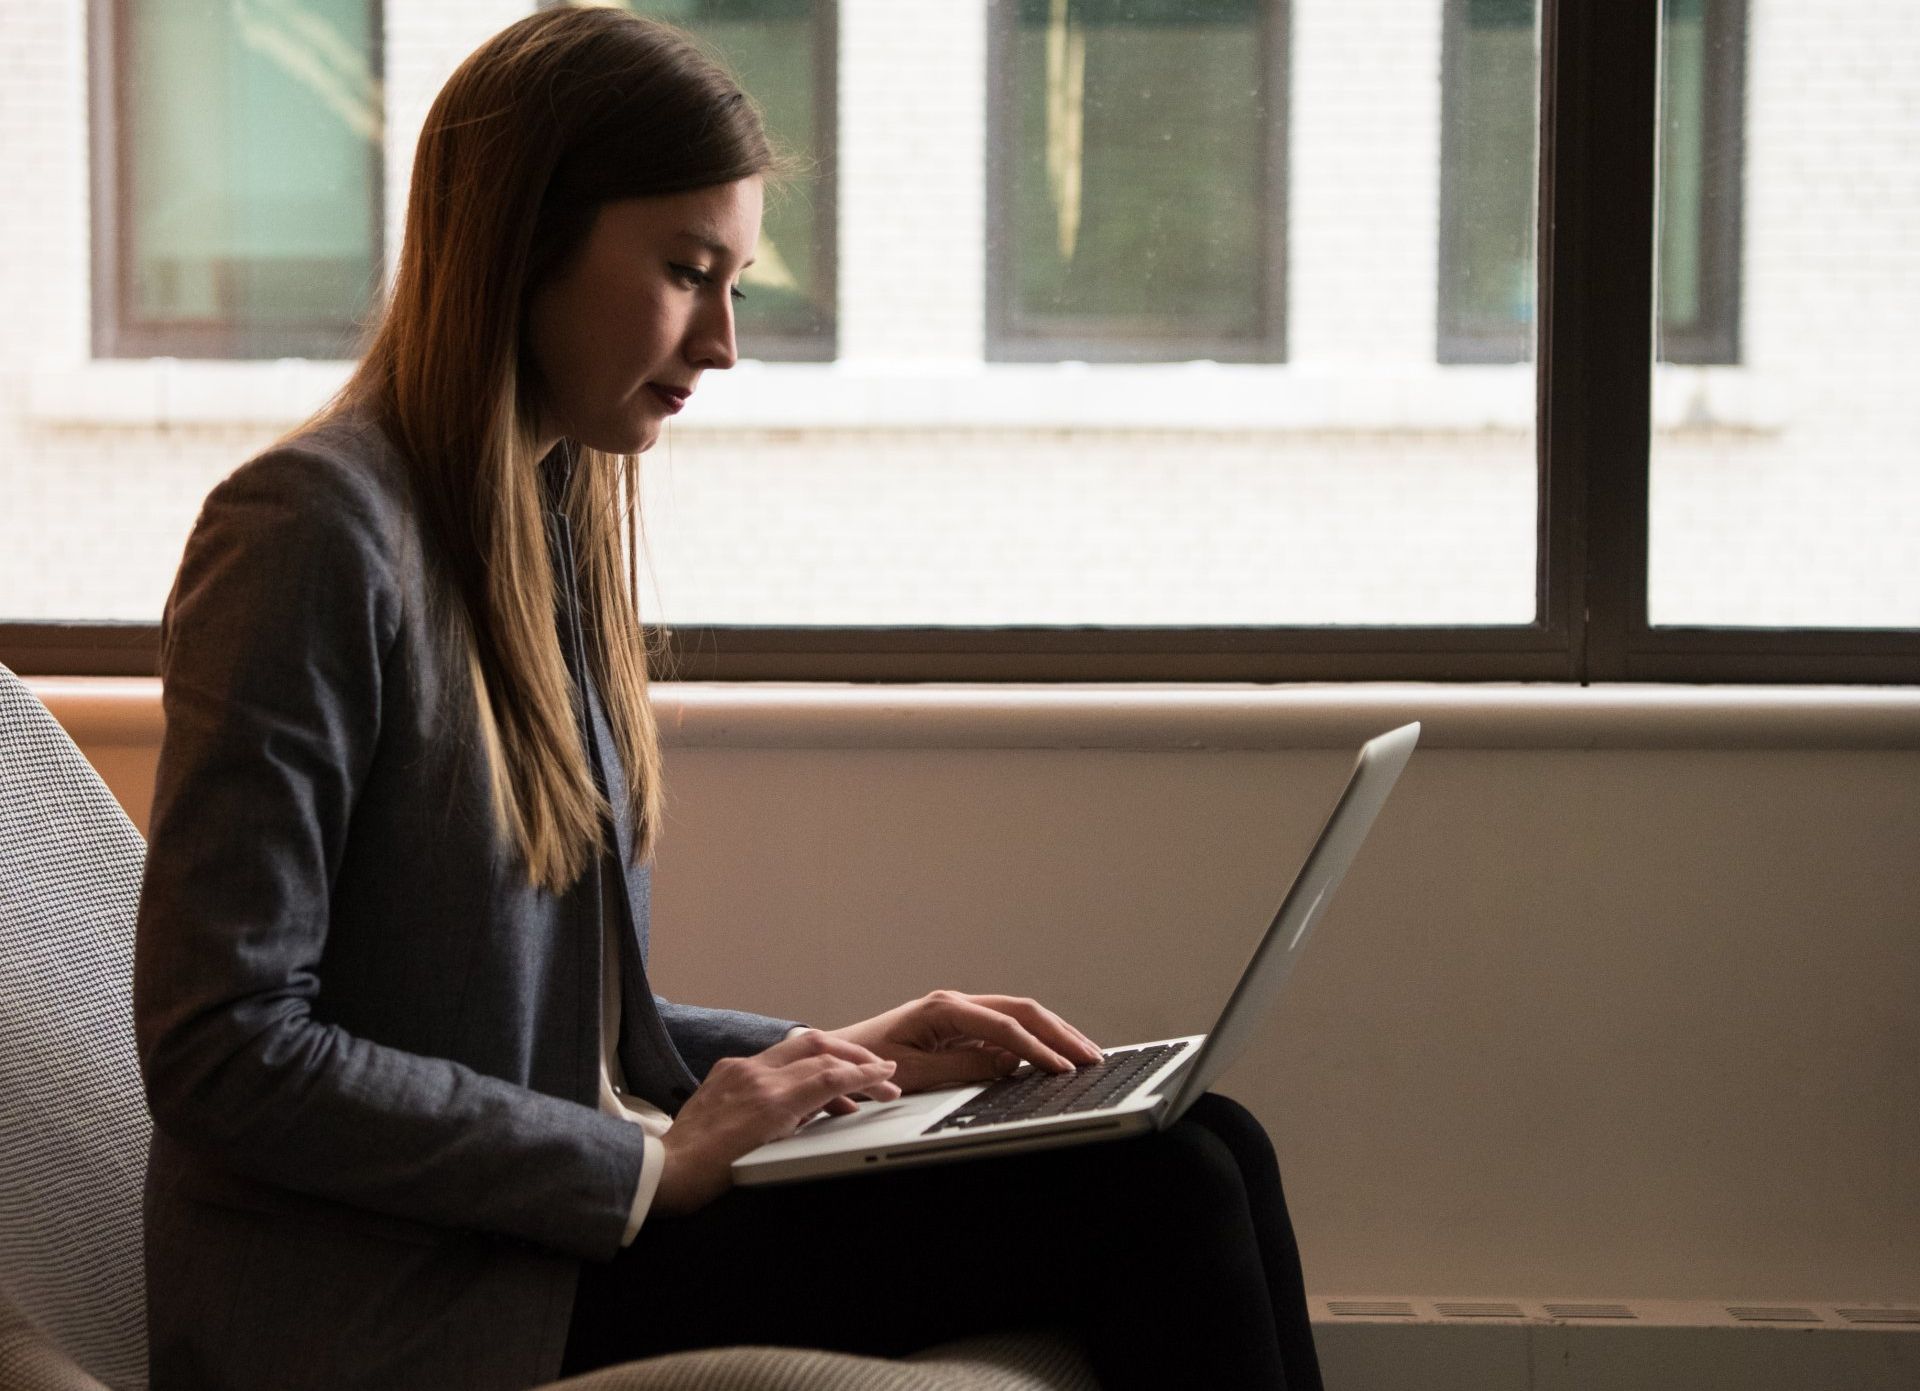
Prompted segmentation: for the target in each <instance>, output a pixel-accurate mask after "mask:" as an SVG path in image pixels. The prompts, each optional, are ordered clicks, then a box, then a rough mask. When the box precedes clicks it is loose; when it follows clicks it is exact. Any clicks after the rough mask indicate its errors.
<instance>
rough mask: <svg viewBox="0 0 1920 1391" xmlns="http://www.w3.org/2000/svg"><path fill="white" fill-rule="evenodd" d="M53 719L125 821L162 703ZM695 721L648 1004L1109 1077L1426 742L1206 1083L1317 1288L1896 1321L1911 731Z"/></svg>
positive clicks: (1660, 711)
mask: <svg viewBox="0 0 1920 1391" xmlns="http://www.w3.org/2000/svg"><path fill="white" fill-rule="evenodd" d="M38 684H39V685H40V686H41V689H42V690H43V693H47V694H48V695H49V697H50V701H51V703H53V704H54V705H55V707H56V709H57V710H62V711H63V712H64V714H65V715H66V716H67V717H68V718H69V720H70V724H71V725H72V727H75V728H76V729H77V730H78V731H79V733H80V736H81V739H82V742H83V744H85V745H86V746H87V747H88V748H89V751H90V753H91V754H92V755H93V756H94V757H95V758H96V761H97V762H98V764H99V765H100V766H101V767H102V769H103V771H104V772H105V774H106V776H107V777H108V779H109V781H110V782H112V783H113V784H114V785H115V787H116V790H117V791H118V792H119V793H120V795H121V796H122V798H123V800H125V801H126V802H127V803H128V804H129V805H130V807H131V808H132V809H133V810H134V812H135V814H136V816H138V815H140V814H142V813H143V811H144V801H145V798H146V796H147V790H148V789H147V784H148V782H149V781H150V779H151V766H152V764H151V760H152V747H153V739H154V737H155V736H156V735H157V732H158V721H157V713H156V712H155V711H154V709H153V704H152V683H121V684H119V685H111V684H109V685H107V686H102V685H100V684H98V683H96V684H93V685H91V686H89V685H86V684H85V683H64V684H62V683H38ZM102 690H115V691H120V692H123V693H124V699H123V703H122V704H121V705H120V707H119V714H118V715H113V714H112V713H111V712H109V713H108V714H107V715H104V716H103V715H102V714H101V713H100V706H99V705H98V704H97V703H96V704H94V705H93V706H90V707H88V708H87V709H86V710H81V713H80V714H79V715H78V716H77V717H76V716H75V711H76V710H80V706H78V705H76V703H75V699H76V693H77V692H78V693H89V694H92V695H96V696H97V695H98V694H99V693H100V692H101V691H102ZM716 691H724V688H710V690H709V693H708V694H701V691H700V688H688V690H687V691H684V692H675V691H673V690H672V689H670V688H668V689H665V690H663V693H662V700H663V702H664V703H665V704H666V705H667V707H668V709H667V713H666V718H665V722H666V724H667V727H668V728H669V731H670V733H669V738H670V740H671V741H672V747H671V750H670V755H669V759H670V761H669V772H670V777H671V779H672V806H671V817H670V821H669V823H668V833H667V838H666V841H665V845H664V849H663V851H662V857H661V863H660V868H659V887H658V896H657V900H656V909H655V921H654V965H655V978H656V981H657V982H658V983H659V985H660V987H661V989H662V990H663V992H665V993H668V994H670V995H674V996H677V997H679V998H684V999H688V1000H694V1001H699V1002H703V1003H716V1004H719V1003H724V1004H731V1005H738V1006H743V1007H747V1008H756V1009H763V1010H767V1011H770V1012H777V1013H783V1014H791V1015H794V1016H797V1017H802V1018H806V1019H810V1020H815V1021H818V1022H820V1023H823V1024H836V1023H843V1022H846V1021H848V1020H851V1019H853V1018H856V1017H859V1016H861V1015H863V1014H865V1013H868V1012H872V1011H877V1010H879V1009H882V1008H885V1007H887V1006H889V1005H892V1004H894V1003H897V1002H898V1001H899V1000H901V999H903V998H906V997H907V996H909V995H912V994H915V993H918V992H920V991H922V990H925V989H927V988H930V987H932V986H935V985H951V986H954V987H957V988H961V989H970V990H1006V991H1012V992H1020V993H1030V994H1033V995H1035V996H1037V997H1039V998H1041V999H1042V1000H1044V1001H1046V1002H1048V1003H1050V1004H1052V1005H1054V1006H1056V1007H1057V1008H1059V1009H1060V1010H1061V1011H1062V1012H1063V1013H1065V1014H1067V1015H1068V1016H1069V1017H1071V1018H1073V1019H1074V1020H1075V1021H1076V1022H1078V1023H1080V1024H1082V1025H1083V1026H1084V1027H1086V1028H1087V1029H1089V1030H1090V1031H1091V1032H1093V1033H1094V1034H1095V1036H1096V1037H1098V1038H1100V1039H1101V1040H1103V1041H1105V1042H1109V1043H1119V1042H1126V1041H1130V1040H1133V1039H1136V1038H1151V1037H1158V1036H1162V1035H1166V1034H1169V1033H1176V1032H1184V1031H1189V1030H1200V1029H1204V1028H1205V1027H1207V1025H1208V1024H1209V1023H1210V1020H1211V1015H1212V1012H1213V1011H1214V1010H1215V1009H1216V1008H1217V1006H1218V1004H1219V1002H1220V1001H1221V1000H1222V999H1223V998H1224V994H1225V991H1226V989H1227V988H1228V987H1229V985H1230V984H1231V981H1232V979H1233V976H1234V974H1235V972H1236V971H1237V970H1238V969H1239V967H1240V965H1241V964H1242V963H1243V961H1244V959H1245V954H1246V952H1247V951H1248V950H1249V949H1250V947H1251V945H1252V941H1253V939H1254V937H1255V936H1256V935H1257V933H1258V931H1259V929H1260V927H1261V926H1262V925H1263V923H1264V921H1265V919H1266V917H1267V916H1268V915H1269V913H1270V912H1271V910H1272V908H1273V906H1274V904H1275V902H1276V901H1277V899H1278V896H1279V894H1280V893H1281V891H1282V889H1283V888H1284V883H1285V880H1286V878H1287V876H1289V875H1290V874H1291V872H1292V870H1293V868H1294V867H1295V865H1296V864H1297V861H1298V858H1299V857H1300V856H1301V855H1302V854H1303V853H1304V851H1305V849H1306V847H1307V845H1308V844H1309V843H1310V841H1311V839H1312V837H1313V835H1314V833H1315V831H1316V830H1317V829H1318V825H1319V822H1320V819H1321V818H1322V817H1323V815H1324V814H1325V812H1326V810H1327V807H1328V804H1329V802H1330V799H1331V798H1332V796H1333V795H1334V793H1335V792H1336V790H1337V789H1338V787H1339V785H1340V782H1341V780H1342V778H1343V777H1344V774H1345V771H1346V768H1347V765H1348V762H1349V759H1350V756H1351V755H1350V750H1351V748H1352V746H1353V744H1354V743H1355V742H1357V738H1358V736H1359V734H1360V733H1361V732H1364V731H1369V730H1374V729H1379V728H1385V727H1386V726H1387V725H1388V724H1390V723H1393V722H1395V721H1396V720H1398V719H1399V718H1401V717H1403V716H1421V717H1424V718H1425V719H1426V721H1427V725H1428V734H1427V738H1426V740H1425V743H1424V745H1423V747H1422V749H1421V750H1420V751H1419V752H1418V753H1416V755H1415V757H1414V761H1413V763H1412V764H1411V765H1410V766H1409V768H1408V771H1407V773H1406V776H1405V778H1404V780H1403V782H1402V784H1401V786H1400V788H1399V790H1398V791H1397V792H1396V793H1395V795H1394V798H1393V800H1392V802H1391V803H1390V804H1389V806H1388V809H1387V811H1386V812H1385V813H1384V815H1383V816H1382V819H1381V821H1380V823H1379V825H1378V827H1377V829H1376V832H1375V835H1374V838H1373V840H1372V841H1371V842H1370V843H1369V844H1368V846H1367V848H1366V850H1365V851H1364V853H1363V855H1362V858H1361V860H1360V861H1359V863H1358V864H1357V865H1356V866H1355V868H1354V870H1353V872H1352V874H1351V876H1350V877H1349V879H1348V881H1347V884H1346V886H1345V888H1344V889H1343V890H1342V892H1341V896H1340V899H1339V901H1338V902H1337V903H1336V905H1335V906H1334V907H1333V908H1332V909H1331V910H1330V912H1329V913H1328V915H1327V918H1326V920H1325V930H1324V934H1323V935H1322V936H1321V938H1320V940H1319V941H1318V942H1317V943H1316V945H1315V947H1314V949H1313V952H1312V954H1311V956H1310V957H1309V958H1308V959H1307V960H1306V962H1305V963H1304V964H1303V966H1302V967H1301V970H1300V973H1299V975H1298V977H1297V978H1296V980H1295V982H1294V985H1293V986H1292V988H1291V993H1290V996H1289V998H1288V999H1287V1002H1286V1006H1285V1008H1284V1010H1283V1011H1282V1012H1281V1016H1280V1017H1279V1018H1276V1019H1275V1020H1273V1021H1271V1022H1270V1023H1269V1024H1268V1025H1267V1026H1266V1027H1264V1028H1263V1029H1262V1030H1261V1032H1260V1035H1259V1038H1258V1041H1257V1043H1256V1045H1255V1047H1254V1049H1253V1051H1252V1052H1251V1053H1250V1054H1249V1055H1248V1056H1247V1057H1246V1058H1245V1059H1244V1060H1243V1061H1242V1062H1241V1063H1239V1064H1238V1065H1237V1066H1236V1067H1235V1068H1234V1069H1233V1070H1232V1072H1231V1073H1229V1075H1228V1077H1227V1078H1226V1080H1225V1082H1224V1083H1223V1084H1222V1086H1221V1089H1222V1090H1224V1091H1226V1092H1228V1093H1230V1094H1232V1095H1234V1096H1237V1097H1239V1098H1240V1099H1241V1100H1243V1101H1245V1102H1246V1103H1247V1104H1248V1105H1249V1106H1251V1107H1252V1108H1253V1109H1254V1110H1255V1112H1257V1113H1258V1114H1259V1115H1260V1117H1261V1118H1262V1119H1263V1120H1264V1121H1265V1122H1266V1124H1267V1126H1268V1128H1269V1130H1270V1131H1271V1132H1272V1134H1273V1136H1274V1139H1275V1142H1276V1144H1277V1146H1278V1148H1279V1151H1280V1154H1281V1158H1282V1162H1283V1165H1284V1168H1285V1173H1286V1177H1287V1183H1288V1188H1289V1192H1290V1195H1291V1198H1292V1201H1293V1204H1294V1208H1295V1212H1296V1215H1297V1219H1298V1222H1299V1226H1300V1234H1301V1239H1302V1244H1303V1248H1304V1252H1305V1259H1306V1263H1307V1274H1308V1279H1309V1283H1310V1285H1311V1287H1312V1288H1313V1290H1314V1291H1315V1292H1316V1293H1320V1294H1326V1293H1331V1292H1350V1293H1351V1292H1377V1293H1392V1294H1401V1295H1426V1296H1435V1295H1438V1296H1440V1297H1446V1296H1449V1295H1453V1296H1472V1295H1502V1296H1508V1297H1521V1296H1532V1297H1536V1298H1539V1297H1547V1298H1551V1297H1555V1296H1561V1297H1601V1296H1607V1297H1615V1298H1629V1297H1632V1298H1643V1299H1709V1300H1710V1299H1721V1300H1736V1301H1737V1300H1742V1299H1747V1300H1757V1299H1786V1300H1797V1301H1816V1300H1831V1301H1854V1302H1864V1301H1871V1300H1892V1301H1900V1300H1906V1301H1909V1302H1910V1301H1913V1300H1914V1299H1916V1298H1920V1067H1917V1066H1916V1060H1920V855H1916V854H1915V853H1914V850H1915V846H1916V845H1920V699H1915V698H1914V697H1913V696H1912V695H1911V694H1910V693H1908V694H1902V693H1884V694H1883V695H1880V696H1875V695H1874V694H1872V693H1852V694H1847V693H1833V692H1827V693H1821V692H1808V693H1799V694H1793V693H1789V694H1786V695H1781V694H1779V693H1763V692H1719V693H1715V692H1704V693H1688V692H1681V691H1668V692H1661V691H1656V692H1652V693H1648V694H1636V693H1633V692H1620V691H1615V692H1609V693H1601V692H1580V691H1571V690H1556V691H1550V692H1528V691H1525V690H1520V691H1505V692H1477V691H1473V690H1462V689H1454V690H1445V691H1423V690H1422V689H1421V688H1392V689H1391V690H1390V691H1389V692H1387V693H1386V694H1380V693H1377V692H1348V693H1342V692H1340V691H1338V690H1329V691H1320V692H1312V691H1308V692H1299V691H1295V692H1287V691H1285V690H1281V691H1279V692H1273V693H1270V694H1256V695H1254V696H1252V697H1250V698H1249V700H1250V703H1248V704H1247V705H1246V706H1245V708H1239V707H1236V706H1234V705H1233V703H1232V700H1231V699H1228V698H1226V697H1221V698H1220V699H1215V698H1214V697H1211V696H1209V695H1208V694H1207V693H1206V692H1205V691H1199V692H1194V691H1189V692H1185V693H1182V694H1181V695H1180V696H1179V697H1167V696H1165V694H1164V693H1162V694H1161V695H1160V696H1155V695H1154V694H1153V693H1151V692H1147V693H1142V694H1141V695H1140V699H1139V702H1138V703H1137V704H1136V705H1134V706H1132V707H1130V708H1128V709H1123V710H1120V711H1119V713H1118V714H1116V713H1115V711H1114V709H1112V708H1111V706H1112V701H1113V697H1112V696H1110V695H1109V696H1102V695H1100V694H1097V693H1095V694H1086V693H1081V694H1075V693H1072V692H1059V693H1048V694H1047V695H1046V696H1045V700H1046V701H1048V702H1051V703H1050V704H1048V705H1047V706H1046V708H1045V709H1042V710H1041V711H1040V713H1039V715H1038V716H1036V715H1035V714H1034V712H1033V711H1032V710H1025V711H1023V710H1021V709H1019V708H1017V703H1018V701H1019V699H1020V698H1021V697H1019V696H1018V695H1015V694H1006V695H1000V696H994V695H984V696H981V695H975V694H969V693H967V692H964V691H961V692H948V693H941V692H938V691H932V692H922V693H914V692H912V691H910V690H909V691H893V692H885V693H881V694H878V695H875V694H873V693H864V694H857V693H854V692H846V691H841V692H835V691H833V690H831V689H825V690H821V689H815V690H812V691H808V692H805V693H804V696H796V697H795V700H794V702H791V703H789V705H787V706H783V705H782V702H783V700H785V699H786V698H785V697H784V696H783V695H782V694H781V693H779V692H777V691H776V692H770V693H766V694H765V695H761V696H748V697H736V696H728V695H724V694H714V693H713V692H716ZM742 700H744V701H745V702H746V703H745V704H742V703H741V701H742ZM943 701H944V702H946V704H945V705H944V706H943V705H942V702H943ZM1103 701H1104V702H1105V703H1104V704H1103V703H1102V702H1103ZM1210 701H1211V702H1212V703H1208V702H1210ZM1222 701H1225V704H1222ZM1609 701H1610V702H1612V704H1611V705H1610V706H1605V708H1602V707H1603V705H1604V703H1605V702H1609ZM63 702H64V703H63ZM1009 702H1013V704H1011V705H1010V704H1009ZM1192 702H1198V703H1197V704H1196V703H1192ZM1263 702H1264V703H1263ZM1769 702H1772V704H1769ZM936 707H937V708H936ZM930 709H932V710H934V711H935V713H934V715H932V716H929V715H928V713H927V711H928V710H930ZM940 709H945V710H946V714H945V715H941V714H940V713H939V710H940ZM956 709H957V710H959V711H960V712H961V713H960V715H958V716H955V715H954V714H953V711H954V710H956ZM1223 711H1224V714H1223ZM1596 711H1597V712H1598V713H1596ZM1863 711H1864V714H1863ZM769 712H771V713H769ZM796 712H797V713H796ZM903 712H904V713H903Z"/></svg>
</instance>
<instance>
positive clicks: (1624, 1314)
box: [1540, 1304, 1639, 1319]
mask: <svg viewBox="0 0 1920 1391" xmlns="http://www.w3.org/2000/svg"><path fill="white" fill-rule="evenodd" d="M1540 1307H1541V1308H1543V1309H1545V1310H1546V1311H1547V1317H1548V1318H1550V1319H1631V1318H1638V1317H1639V1315H1638V1314H1636V1313H1634V1312H1633V1310H1631V1309H1629V1308H1628V1307H1627V1306H1626V1305H1624V1304H1543V1305H1541V1306H1540Z"/></svg>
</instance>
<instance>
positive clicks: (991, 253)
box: [984, 0, 1292, 363]
mask: <svg viewBox="0 0 1920 1391" xmlns="http://www.w3.org/2000/svg"><path fill="white" fill-rule="evenodd" d="M1262 10H1263V15H1262V20H1261V33H1260V45H1261V58H1262V63H1261V70H1262V71H1263V72H1264V73H1265V75H1266V82H1267V92H1268V101H1267V110H1268V113H1269V120H1268V123H1267V129H1266V132H1265V134H1266V148H1265V158H1264V159H1263V160H1262V161H1261V178H1262V181H1263V187H1262V190H1261V192H1262V195H1263V196H1262V197H1261V199H1260V206H1261V209H1262V218H1263V223H1264V225H1263V227H1262V229H1261V236H1260V237H1259V243H1260V245H1261V246H1262V247H1264V248H1265V251H1266V257H1265V262H1264V264H1263V265H1262V266H1261V267H1260V271H1261V294H1262V313H1261V329H1260V332H1258V333H1255V334H1249V335H1247V336H1245V337H1226V338H1222V337H1195V338H1164V337H1162V338H1152V337H1139V336H1126V335H1122V334H1111V335H1108V334H1094V333H1088V332H1084V331H1080V332H1076V331H1073V330H1071V329H1068V328H1062V329H1060V330H1051V329H1050V330H1030V329H1023V328H1021V327H1019V325H1018V323H1017V318H1016V315H1015V313H1014V309H1013V281H1014V272H1013V242H1014V237H1013V232H1012V224H1013V196H1012V194H1013V166H1014V159H1013V155H1012V141H1013V138H1014V135H1015V130H1014V112H1015V110H1016V109H1017V93H1016V92H1015V89H1014V80H1013V73H1012V71H1011V68H1012V63H1011V57H1012V48H1013V43H1014V31H1015V30H1016V29H1017V28H1018V26H1019V3H1018V0H988V4H987V198H986V286H985V291H986V293H985V299H986V341H985V345H984V352H985V358H986V360H987V361H988V362H1186V361H1191V360H1196V359H1207V360H1210V361H1213V362H1261V363H1280V362H1285V361H1286V360H1287V212H1288V204H1287V188H1288V177H1289V176H1288V168H1287V155H1288V146H1289V143H1290V142H1289V139H1288V129H1289V126H1290V115H1291V109H1292V108H1291V99H1292V90H1291V82H1290V80H1289V74H1290V71H1291V59H1290V57H1289V53H1290V49H1291V43H1290V31H1291V26H1292V6H1291V4H1290V3H1289V0H1263V3H1262Z"/></svg>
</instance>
